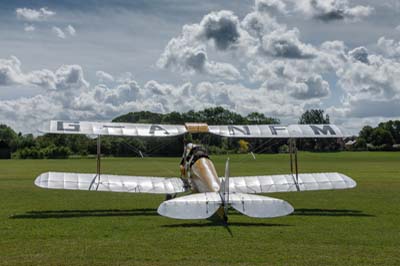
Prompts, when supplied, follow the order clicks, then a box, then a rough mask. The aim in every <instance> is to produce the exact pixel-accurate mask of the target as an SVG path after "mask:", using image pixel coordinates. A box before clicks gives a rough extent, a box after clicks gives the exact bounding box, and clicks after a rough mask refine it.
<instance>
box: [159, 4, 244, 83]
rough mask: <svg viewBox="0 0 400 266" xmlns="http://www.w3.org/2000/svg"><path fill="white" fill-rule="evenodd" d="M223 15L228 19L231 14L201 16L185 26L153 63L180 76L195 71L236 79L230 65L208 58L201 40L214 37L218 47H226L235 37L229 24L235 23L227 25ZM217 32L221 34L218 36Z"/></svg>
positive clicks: (236, 72)
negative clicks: (221, 35) (199, 21)
mask: <svg viewBox="0 0 400 266" xmlns="http://www.w3.org/2000/svg"><path fill="white" fill-rule="evenodd" d="M224 15H226V16H228V17H229V18H231V13H226V12H225V11H224V12H220V13H218V14H214V13H213V14H212V16H205V17H204V18H203V20H202V22H201V23H200V24H193V25H185V26H184V27H183V28H182V34H181V35H180V36H178V37H176V38H173V39H171V40H170V41H169V43H168V44H167V46H166V47H165V49H164V52H163V53H162V55H161V56H160V58H159V60H158V62H157V66H159V67H160V68H165V69H171V70H173V71H177V72H181V73H182V74H183V75H186V74H191V75H193V74H195V73H197V74H205V75H208V76H214V77H217V78H223V79H228V80H235V79H238V78H239V77H240V73H239V71H238V70H237V69H236V68H235V67H234V66H232V65H230V64H228V63H222V62H215V61H210V60H208V56H207V48H206V44H204V43H203V42H204V40H205V41H208V40H214V41H215V44H216V46H217V47H219V48H218V49H228V47H230V46H232V45H233V42H235V38H236V37H234V36H233V35H234V34H235V33H233V32H235V30H232V29H231V27H232V26H237V25H236V24H234V25H233V24H231V22H230V20H229V19H226V20H225V19H223V18H222V17H223V16H224ZM236 22H237V21H236ZM218 33H221V34H223V35H224V37H218ZM232 34H233V35H232ZM235 36H236V35H235Z"/></svg>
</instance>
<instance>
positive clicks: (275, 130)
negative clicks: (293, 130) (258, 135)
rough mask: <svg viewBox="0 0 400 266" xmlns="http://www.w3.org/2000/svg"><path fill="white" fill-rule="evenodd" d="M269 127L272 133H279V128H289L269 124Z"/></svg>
mask: <svg viewBox="0 0 400 266" xmlns="http://www.w3.org/2000/svg"><path fill="white" fill-rule="evenodd" d="M269 129H270V130H271V133H272V135H278V130H286V129H287V128H286V127H282V126H269Z"/></svg>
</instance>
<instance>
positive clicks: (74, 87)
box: [0, 58, 304, 132]
mask: <svg viewBox="0 0 400 266" xmlns="http://www.w3.org/2000/svg"><path fill="white" fill-rule="evenodd" d="M3 61H4V60H3ZM3 61H1V62H2V63H1V65H2V66H4V65H8V66H9V68H10V69H11V70H12V71H8V72H7V71H6V73H7V78H6V79H4V75H3V76H2V79H1V81H2V82H3V83H2V85H3V86H4V84H5V82H4V81H5V80H6V81H7V83H6V84H7V85H9V84H13V85H28V86H40V87H42V88H43V89H44V90H43V92H42V93H40V94H39V95H36V96H34V97H30V98H20V99H15V100H8V101H0V121H1V122H2V123H7V124H9V125H11V126H13V127H15V129H17V130H21V131H23V132H35V129H36V128H38V126H39V125H40V124H41V123H42V122H44V121H47V120H50V119H67V120H109V119H111V118H113V117H115V116H117V115H120V114H123V113H126V112H130V111H139V110H150V111H154V112H171V111H181V112H183V111H187V110H190V109H193V108H195V109H196V110H199V109H202V108H205V107H211V106H224V107H225V108H229V109H232V110H237V111H239V112H241V113H248V112H253V111H258V112H265V113H269V114H270V115H276V116H278V115H280V116H283V115H284V116H288V115H293V114H295V113H296V112H299V111H302V110H303V108H304V104H303V103H300V104H298V105H297V106H293V104H292V103H290V101H289V100H288V99H287V98H285V97H280V95H278V94H276V95H271V94H270V93H269V91H268V90H266V89H265V88H264V87H259V88H256V89H251V88H247V87H245V86H243V85H239V84H227V83H223V82H200V83H198V84H197V85H193V84H192V83H184V84H182V85H172V84H165V83H159V82H157V81H154V80H150V81H148V82H146V83H145V84H144V85H140V84H139V83H137V82H136V81H134V80H132V79H130V80H128V79H126V80H124V81H120V82H118V81H117V83H116V84H115V83H114V84H113V85H111V86H108V85H105V84H98V85H95V86H93V87H92V86H90V84H89V83H88V82H87V81H86V80H85V78H84V73H83V70H82V67H80V66H79V65H64V66H61V67H60V68H58V69H57V70H55V71H51V70H35V71H31V72H23V71H21V62H19V61H18V59H17V58H12V59H7V60H6V61H5V62H3ZM2 73H3V72H2ZM99 73H101V72H98V73H97V74H99ZM104 73H105V72H104ZM104 73H102V74H99V75H100V76H103V77H104V76H106V75H104Z"/></svg>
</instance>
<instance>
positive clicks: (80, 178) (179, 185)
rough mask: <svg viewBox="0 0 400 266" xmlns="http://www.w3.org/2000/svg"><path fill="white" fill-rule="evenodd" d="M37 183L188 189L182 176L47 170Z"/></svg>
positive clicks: (79, 187) (161, 190) (85, 187)
mask: <svg viewBox="0 0 400 266" xmlns="http://www.w3.org/2000/svg"><path fill="white" fill-rule="evenodd" d="M35 185H36V186H38V187H42V188H50V189H71V190H95V191H113V192H130V193H154V194H174V193H179V192H185V191H187V188H186V186H185V184H184V182H183V181H182V179H180V178H165V177H145V176H124V175H106V174H104V175H103V174H102V175H101V176H100V177H99V176H97V175H96V174H80V173H60V172H47V173H43V174H41V175H40V176H38V177H37V178H36V180H35Z"/></svg>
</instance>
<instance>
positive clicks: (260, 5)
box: [255, 0, 287, 14]
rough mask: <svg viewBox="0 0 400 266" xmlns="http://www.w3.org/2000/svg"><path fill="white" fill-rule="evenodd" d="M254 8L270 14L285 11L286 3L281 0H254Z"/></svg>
mask: <svg viewBox="0 0 400 266" xmlns="http://www.w3.org/2000/svg"><path fill="white" fill-rule="evenodd" d="M255 10H256V11H258V12H267V13H270V14H275V13H283V14H284V13H286V12H287V10H286V3H285V2H283V1H281V0H256V1H255Z"/></svg>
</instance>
